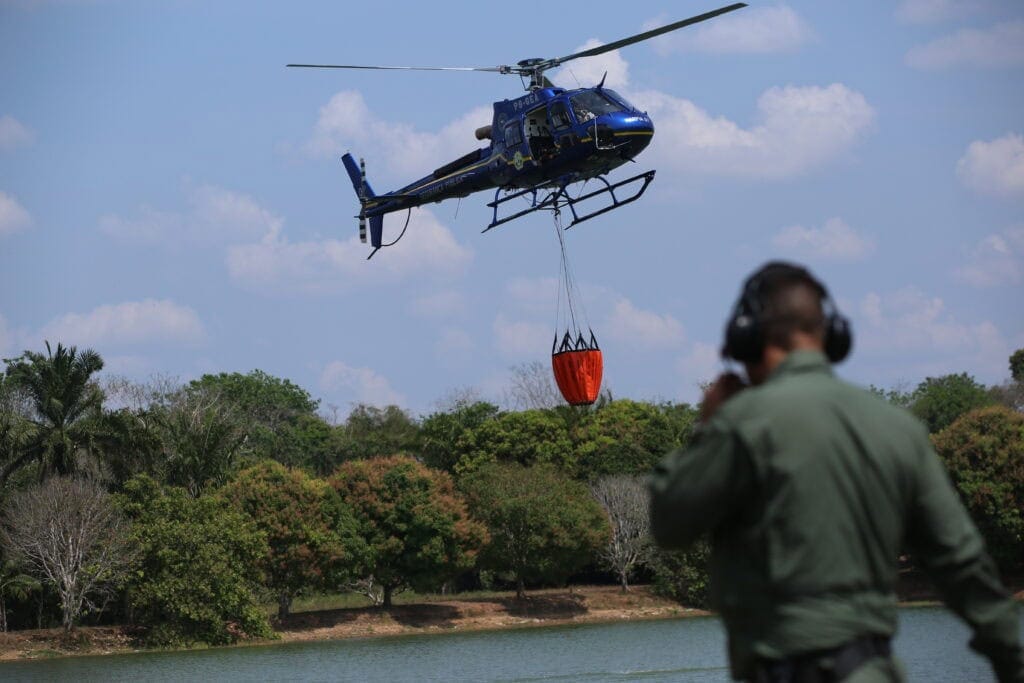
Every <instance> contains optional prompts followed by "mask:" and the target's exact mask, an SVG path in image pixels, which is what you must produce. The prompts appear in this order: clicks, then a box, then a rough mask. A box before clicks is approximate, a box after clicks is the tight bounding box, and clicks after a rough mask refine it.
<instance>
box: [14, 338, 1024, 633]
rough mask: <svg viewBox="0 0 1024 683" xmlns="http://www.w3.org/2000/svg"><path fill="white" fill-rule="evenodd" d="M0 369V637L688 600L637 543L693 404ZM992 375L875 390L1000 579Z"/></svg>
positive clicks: (1006, 507) (1020, 490)
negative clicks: (306, 604)
mask: <svg viewBox="0 0 1024 683" xmlns="http://www.w3.org/2000/svg"><path fill="white" fill-rule="evenodd" d="M4 364H5V369H4V372H3V374H2V375H0V629H4V630H6V629H7V628H8V625H10V626H11V627H15V628H28V627H43V626H50V625H55V624H57V623H59V624H61V625H62V626H63V627H64V628H65V629H66V630H71V629H72V628H73V627H74V626H75V625H76V624H80V623H104V622H105V623H110V622H118V623H127V624H132V625H135V626H137V627H138V628H139V629H140V633H141V634H142V636H143V637H144V638H145V639H146V640H147V641H148V642H150V643H154V644H162V645H168V644H180V643H190V642H205V643H212V644H220V643H230V642H234V641H236V640H238V639H241V638H247V637H264V636H269V635H271V634H272V628H271V622H270V621H269V620H268V618H267V616H266V614H267V613H266V610H265V609H264V605H266V604H268V603H273V604H275V605H276V607H277V616H278V619H285V618H287V616H288V614H289V612H290V610H291V607H292V604H293V601H294V600H295V598H296V597H298V596H302V595H310V594H318V593H333V592H341V591H354V592H358V593H361V594H363V595H366V596H367V597H369V598H370V599H371V600H372V601H373V603H374V604H378V605H381V606H382V607H385V608H386V607H390V606H391V604H392V600H393V597H394V595H395V594H397V593H398V592H400V591H403V590H406V589H411V590H415V591H420V592H455V591H460V590H468V589H477V588H502V589H505V588H508V589H514V590H515V591H516V593H517V595H519V596H522V595H523V594H524V592H525V591H526V590H528V589H529V588H531V587H535V586H544V585H564V583H565V582H566V581H570V580H586V581H604V582H611V581H614V582H616V583H618V584H620V585H621V586H622V589H623V590H626V589H627V588H628V585H629V581H630V580H632V579H634V578H640V579H642V580H645V581H650V582H651V583H652V585H654V586H655V588H656V589H657V590H659V591H660V592H662V593H664V594H666V595H668V596H671V597H674V598H676V599H679V600H680V601H683V602H685V603H687V604H691V605H702V604H703V602H704V600H705V599H706V598H705V596H706V584H707V575H706V570H705V563H706V560H707V545H706V544H704V543H698V544H697V545H696V546H694V548H692V549H690V550H688V551H686V552H685V553H664V552H658V551H656V550H655V549H654V548H653V545H652V543H651V540H650V537H649V532H648V527H647V497H646V490H645V487H644V484H643V476H644V474H645V473H646V472H647V471H649V470H650V468H651V467H652V466H653V465H654V463H655V462H657V461H658V460H659V459H660V458H661V457H662V456H663V455H664V454H665V453H667V452H668V451H670V450H672V449H673V448H678V447H681V446H684V445H685V444H686V443H687V442H688V440H689V438H690V436H691V434H692V431H693V429H694V426H695V421H696V410H695V408H694V407H693V406H690V405H688V404H684V403H671V402H663V403H653V402H641V401H632V400H628V399H613V398H612V397H611V396H609V395H605V396H602V398H601V399H600V400H599V401H598V403H596V404H595V405H594V406H591V407H587V408H581V407H569V406H565V405H559V403H560V401H559V399H558V396H557V390H556V389H554V387H553V386H552V385H551V382H550V380H549V379H548V373H547V368H545V367H544V366H542V365H541V364H533V365H528V366H521V367H519V368H515V369H514V371H513V382H512V386H511V388H510V392H509V395H508V396H507V397H506V403H507V404H509V406H511V407H509V408H502V407H499V406H498V405H496V404H493V403H490V402H487V401H482V400H479V398H478V397H476V396H474V395H473V394H472V393H471V392H463V393H462V394H461V395H455V396H450V397H449V398H448V399H447V400H446V401H445V402H444V405H443V406H441V407H439V408H438V409H437V410H435V411H434V412H432V413H430V414H427V415H423V416H418V417H413V416H411V415H410V414H408V413H407V412H405V411H403V410H402V409H401V408H399V407H397V406H388V407H386V408H377V407H373V406H366V405H358V406H356V407H355V408H353V409H352V410H351V412H350V413H349V414H348V415H347V416H346V418H345V419H344V420H338V419H337V418H336V413H335V415H334V419H332V416H331V415H329V414H328V415H325V413H329V411H325V410H324V409H323V408H322V407H321V406H320V403H319V401H317V400H316V399H314V398H313V397H312V396H311V395H310V394H309V393H308V392H307V391H306V390H304V389H303V388H301V387H300V386H298V385H296V384H294V383H292V382H291V381H289V380H287V379H283V378H278V377H274V376H272V375H269V374H267V373H264V372H262V371H260V370H254V371H252V372H250V373H247V374H242V373H220V374H207V375H203V376H202V377H200V378H199V379H197V380H194V381H191V382H187V383H178V382H174V381H170V380H167V379H153V380H150V381H148V382H143V383H137V382H131V381H128V380H125V379H122V378H109V377H108V378H103V377H102V375H101V374H99V373H100V371H101V370H102V368H103V361H102V358H101V357H100V356H99V355H98V354H97V353H95V352H94V351H91V350H83V351H80V350H78V349H76V348H74V347H64V346H63V345H61V344H58V345H57V346H56V348H55V349H54V348H51V347H50V345H49V344H47V345H46V348H45V351H40V352H35V351H25V352H24V353H23V354H22V355H21V356H18V357H17V358H12V359H6V360H4ZM1010 365H1011V379H1010V380H1008V381H1007V382H1005V383H1004V384H1002V385H999V386H996V387H985V386H983V385H981V384H979V383H978V382H976V381H975V380H974V379H973V378H972V377H970V376H969V375H966V374H963V373H962V374H959V375H946V376H943V377H937V378H927V379H925V380H924V381H922V382H921V383H920V384H918V385H917V387H916V388H914V389H913V390H905V389H899V388H896V389H886V390H882V389H875V388H872V389H873V391H875V392H876V393H878V394H879V395H881V396H882V397H883V398H885V399H886V400H889V401H891V402H893V403H897V404H899V405H901V406H904V407H906V408H908V409H909V410H911V411H913V412H914V413H915V414H917V415H918V416H919V417H921V418H922V420H923V421H924V422H925V423H926V424H927V425H928V427H929V429H930V431H932V433H933V441H934V443H935V445H936V448H937V449H938V451H939V453H940V455H942V457H943V458H944V460H945V461H946V463H947V466H948V467H949V470H950V474H951V477H952V478H953V480H954V483H955V484H956V485H957V487H958V490H959V491H960V492H961V495H962V496H963V498H964V502H965V504H966V505H967V506H968V508H969V510H970V511H971V513H972V515H974V517H975V520H976V521H977V522H978V524H979V527H980V528H981V529H982V531H983V533H984V535H985V537H986V540H987V541H988V543H989V546H990V549H991V550H992V552H993V555H994V556H995V557H996V558H997V560H998V561H999V562H1000V564H1001V566H1003V568H1004V569H1006V570H1007V571H1019V570H1020V569H1022V568H1024V555H1022V551H1021V548H1022V540H1024V516H1022V508H1024V415H1022V413H1021V411H1022V410H1024V400H1022V398H1024V391H1022V386H1024V350H1021V351H1018V352H1016V353H1015V354H1014V355H1013V356H1012V357H1011V359H1010Z"/></svg>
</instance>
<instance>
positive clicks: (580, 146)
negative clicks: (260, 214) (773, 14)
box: [287, 2, 747, 259]
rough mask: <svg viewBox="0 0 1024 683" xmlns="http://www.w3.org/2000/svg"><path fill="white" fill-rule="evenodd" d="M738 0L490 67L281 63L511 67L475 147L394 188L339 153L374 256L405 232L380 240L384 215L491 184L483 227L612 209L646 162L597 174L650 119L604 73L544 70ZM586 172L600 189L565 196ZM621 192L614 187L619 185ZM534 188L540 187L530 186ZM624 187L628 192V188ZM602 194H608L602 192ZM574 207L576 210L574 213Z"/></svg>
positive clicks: (649, 131) (635, 194) (636, 146)
mask: <svg viewBox="0 0 1024 683" xmlns="http://www.w3.org/2000/svg"><path fill="white" fill-rule="evenodd" d="M746 6H747V5H746V3H743V2H738V3H734V4H732V5H728V6H725V7H720V8H718V9H715V10H712V11H710V12H705V13H704V14H699V15H696V16H693V17H690V18H688V19H683V20H681V21H677V22H674V23H672V24H667V25H665V26H661V27H659V28H655V29H652V30H649V31H644V32H643V33H638V34H636V35H633V36H630V37H628V38H623V39H621V40H616V41H614V42H611V43H608V44H606V45H600V46H598V47H594V48H590V49H587V50H583V51H581V52H576V53H573V54H570V55H567V56H565V57H558V58H554V59H542V58H531V59H524V60H521V61H519V62H517V63H516V64H515V65H502V66H494V67H429V66H426V67H424V66H366V65H352V64H288V65H287V66H288V67H294V68H311V69H380V70H407V71H408V70H414V71H487V72H495V73H499V74H516V75H518V76H519V77H520V80H521V81H522V82H523V86H524V88H525V90H526V94H525V95H522V96H519V97H517V98H515V99H511V100H507V99H506V100H502V101H500V102H495V103H494V117H493V119H492V121H491V123H490V124H488V125H485V126H482V127H480V128H477V129H476V138H477V139H478V140H489V141H490V142H489V144H488V145H487V146H486V147H481V148H479V149H475V150H473V151H472V152H469V153H468V154H465V155H464V156H461V157H459V158H458V159H455V160H454V161H452V162H450V163H447V164H445V165H443V166H440V167H438V168H437V169H435V170H434V171H433V172H432V173H431V174H430V175H427V176H425V177H423V178H420V179H419V180H416V181H415V182H412V183H410V184H408V185H406V186H405V187H402V188H400V189H398V190H395V191H393V192H387V193H384V194H376V193H375V192H374V191H373V189H372V188H371V187H370V183H369V182H368V181H367V179H366V164H365V161H364V160H363V159H360V160H359V163H358V164H357V163H356V160H355V158H354V157H353V156H352V154H351V153H349V152H346V153H345V154H344V155H343V156H342V162H343V163H344V165H345V170H346V171H347V173H348V176H349V178H350V180H351V181H352V186H353V188H354V189H355V192H356V196H357V197H358V199H359V206H360V209H359V214H358V215H357V216H356V217H357V218H358V220H359V239H360V240H361V241H362V242H364V243H365V242H366V234H367V229H366V228H367V222H369V233H370V245H371V246H372V247H373V251H372V252H371V253H370V255H369V256H368V257H367V258H368V259H369V258H372V257H373V255H374V254H376V253H377V251H379V250H380V249H381V248H383V247H388V246H392V245H393V244H395V243H396V242H398V240H400V239H401V238H402V236H403V235H404V234H405V228H408V226H409V216H407V217H406V222H405V228H403V229H402V232H401V233H400V234H399V236H398V237H397V238H396V239H395V240H394V241H392V242H389V243H385V242H384V239H383V232H384V216H385V214H388V213H393V212H396V211H403V210H409V215H411V212H412V209H413V208H416V207H418V206H422V205H424V204H427V203H432V202H433V203H436V202H441V201H444V200H445V199H454V198H462V197H466V196H469V195H470V194H473V193H475V192H481V191H484V190H491V189H494V190H495V193H494V200H493V201H491V202H490V203H488V204H487V206H488V207H489V208H491V209H493V215H492V219H491V222H490V224H489V225H487V227H485V228H484V230H483V232H487V231H488V230H491V229H492V228H495V227H497V226H499V225H502V224H504V223H507V222H509V221H512V220H515V219H517V218H520V217H522V216H525V215H527V214H529V213H533V212H535V211H541V210H551V211H555V212H560V211H561V209H563V208H568V209H569V211H570V212H571V214H572V220H571V222H570V223H569V224H568V225H566V226H565V229H568V228H571V227H572V226H574V225H576V224H578V223H582V222H583V221H586V220H589V219H591V218H594V217H595V216H599V215H601V214H604V213H607V212H608V211H612V210H614V209H617V208H619V207H621V206H624V205H626V204H629V203H631V202H634V201H636V200H637V199H639V198H640V197H641V196H642V195H643V193H644V192H645V191H646V190H647V187H648V186H649V185H650V184H651V181H653V180H654V175H655V171H653V170H650V171H645V172H644V173H640V174H638V175H635V176H633V177H630V178H626V179H624V180H620V181H617V182H615V183H611V182H609V181H608V180H606V179H605V178H604V176H605V175H607V174H608V173H609V172H610V171H612V170H614V169H615V168H618V167H619V166H621V165H623V164H625V163H626V162H628V161H633V160H634V159H635V158H636V156H637V155H638V154H640V152H642V151H643V150H644V149H645V148H646V147H647V146H648V145H649V144H650V142H651V138H652V137H653V135H654V123H653V122H652V121H651V118H650V117H649V116H648V115H647V113H646V112H643V111H640V110H638V109H637V108H636V107H634V106H633V105H632V104H630V103H629V101H628V100H626V98H624V97H623V96H622V95H620V94H618V93H617V92H615V91H614V90H612V89H610V88H606V87H605V86H604V81H605V78H606V77H607V73H606V74H605V77H602V79H601V82H600V83H598V84H597V85H596V86H594V87H591V88H576V89H570V90H567V89H564V88H559V87H556V86H555V85H554V84H553V83H552V82H551V81H550V80H548V78H547V77H546V76H545V75H544V72H545V71H547V70H548V69H551V68H553V67H556V66H559V65H561V64H565V63H566V62H569V61H571V60H574V59H580V58H583V57H593V56H596V55H600V54H603V53H606V52H610V51H612V50H617V49H619V48H621V47H625V46H626V45H632V44H633V43H638V42H640V41H644V40H648V39H650V38H654V37H656V36H660V35H662V34H665V33H668V32H670V31H675V30H677V29H680V28H683V27H685V26H691V25H693V24H697V23H700V22H702V21H707V20H708V19H713V18H715V17H717V16H720V15H722V14H726V13H727V12H732V11H734V10H737V9H740V8H742V7H746ZM591 179H596V180H598V181H600V182H601V183H602V184H603V185H602V186H600V187H599V189H597V190H594V191H591V192H587V193H585V194H584V193H582V191H581V194H577V195H575V196H573V195H572V194H571V193H570V191H569V188H570V186H573V185H575V184H576V183H580V182H584V183H585V182H586V181H588V180H591ZM620 188H621V192H622V194H623V196H621V197H620V196H619V195H618V194H616V190H620ZM538 193H541V194H539V195H538ZM626 193H631V194H626ZM606 195H607V197H606ZM598 197H602V198H605V199H606V200H610V201H608V202H607V203H606V204H605V205H604V206H602V207H601V208H598V209H595V210H590V211H586V210H585V209H584V208H583V207H582V206H580V211H577V206H578V205H581V204H582V203H583V202H586V201H588V200H593V199H595V198H598ZM520 198H526V200H527V202H528V204H527V208H524V209H520V210H518V211H512V212H510V213H507V214H506V215H502V216H499V209H501V210H503V211H504V210H505V205H506V204H507V203H508V202H511V201H514V200H517V199H520ZM581 212H582V213H581Z"/></svg>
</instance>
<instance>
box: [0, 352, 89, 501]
mask: <svg viewBox="0 0 1024 683" xmlns="http://www.w3.org/2000/svg"><path fill="white" fill-rule="evenodd" d="M102 368H103V359H102V358H100V355H99V354H98V353H96V352H95V351H93V350H92V349H86V350H85V351H82V352H81V353H79V352H78V349H77V348H75V347H74V346H70V347H65V346H63V345H62V344H57V350H56V352H54V351H53V350H52V349H51V348H50V342H46V355H43V354H41V353H35V352H33V351H25V353H23V354H22V355H21V356H19V357H18V358H13V359H10V360H8V361H7V371H6V380H7V381H6V383H7V384H8V385H9V388H11V389H14V390H20V391H21V392H23V393H24V395H25V397H26V400H27V408H28V410H27V411H25V412H26V415H25V417H24V420H25V421H26V422H27V423H28V425H29V431H30V433H29V435H28V438H27V439H26V443H25V446H24V448H22V449H20V452H15V453H12V454H11V455H12V457H11V458H10V459H9V460H8V461H7V462H6V463H4V465H3V467H2V468H0V485H3V484H4V483H5V482H6V481H7V479H8V477H10V476H11V474H13V473H14V472H15V471H17V470H18V469H20V468H21V467H23V466H25V465H26V464H28V463H30V462H31V461H33V460H34V461H35V462H36V463H37V465H38V467H39V478H40V480H42V479H44V478H45V477H46V476H48V475H50V474H59V475H67V474H71V473H73V472H74V470H75V468H76V464H77V463H76V458H77V455H78V453H79V451H81V450H82V449H84V448H88V447H89V446H90V443H91V440H92V439H91V437H92V432H93V427H94V426H95V422H96V420H95V418H96V417H98V416H99V415H100V413H101V409H102V406H103V392H102V391H101V390H100V389H99V387H97V386H96V384H95V383H94V382H92V381H91V378H92V375H93V374H94V373H96V372H98V371H99V370H101V369H102Z"/></svg>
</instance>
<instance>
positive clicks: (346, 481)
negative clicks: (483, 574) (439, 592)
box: [330, 455, 487, 608]
mask: <svg viewBox="0 0 1024 683" xmlns="http://www.w3.org/2000/svg"><path fill="white" fill-rule="evenodd" d="M330 483H331V485H332V486H334V488H335V489H336V490H337V491H338V492H339V493H340V494H341V497H342V499H343V500H344V501H345V502H346V503H348V504H349V505H351V506H352V509H353V511H354V512H355V514H356V518H357V519H358V520H359V524H360V529H361V532H362V534H363V537H364V538H365V539H366V542H367V546H368V561H367V566H368V568H369V571H370V574H371V575H372V578H373V581H374V582H375V583H377V584H379V585H380V587H381V589H382V590H383V596H382V598H383V606H384V607H386V608H387V607H391V598H392V595H393V594H394V593H395V592H396V591H398V590H401V589H402V588H405V587H411V588H413V589H416V590H430V589H434V588H437V586H439V585H440V584H441V583H443V582H444V581H445V580H447V579H449V578H452V577H454V576H455V575H457V574H458V573H459V572H462V571H464V570H466V569H468V568H469V567H471V566H473V562H474V559H475V558H476V554H477V551H478V550H479V548H480V547H481V546H482V545H483V544H484V542H485V541H486V539H487V532H486V531H485V529H484V528H483V526H482V525H481V524H479V523H477V522H475V521H473V520H472V519H470V517H469V515H468V514H467V512H466V504H465V501H464V500H463V499H462V497H461V496H460V495H459V494H458V493H457V492H456V490H455V486H454V485H453V483H452V480H451V477H450V476H449V475H448V474H447V473H445V472H441V471H438V470H432V469H430V468H428V467H425V466H423V465H421V464H420V463H418V462H416V461H415V460H413V459H412V458H410V457H407V456H400V455H397V456H390V457H382V458H374V459H372V460H352V461H349V462H346V463H344V464H343V465H342V466H341V467H340V468H338V471H337V473H336V474H335V475H334V476H333V477H332V478H331V479H330Z"/></svg>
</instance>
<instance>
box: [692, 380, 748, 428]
mask: <svg viewBox="0 0 1024 683" xmlns="http://www.w3.org/2000/svg"><path fill="white" fill-rule="evenodd" d="M746 388H747V383H746V382H744V381H743V380H742V379H741V378H740V376H739V375H737V374H736V373H735V372H727V373H725V374H724V375H719V376H718V379H716V380H715V381H714V383H713V384H712V385H711V386H710V387H708V389H707V391H705V392H704V400H703V402H701V404H700V421H701V422H707V421H708V420H710V419H711V417H712V416H713V415H714V414H715V413H716V412H718V409H719V408H720V407H721V406H722V404H723V403H725V402H726V401H728V400H729V399H730V398H732V397H733V396H735V395H736V394H738V393H739V392H741V391H743V390H744V389H746Z"/></svg>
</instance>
